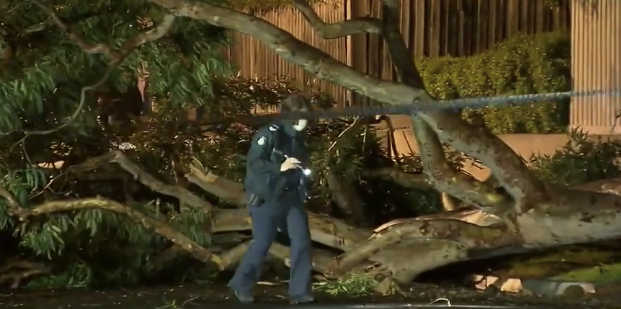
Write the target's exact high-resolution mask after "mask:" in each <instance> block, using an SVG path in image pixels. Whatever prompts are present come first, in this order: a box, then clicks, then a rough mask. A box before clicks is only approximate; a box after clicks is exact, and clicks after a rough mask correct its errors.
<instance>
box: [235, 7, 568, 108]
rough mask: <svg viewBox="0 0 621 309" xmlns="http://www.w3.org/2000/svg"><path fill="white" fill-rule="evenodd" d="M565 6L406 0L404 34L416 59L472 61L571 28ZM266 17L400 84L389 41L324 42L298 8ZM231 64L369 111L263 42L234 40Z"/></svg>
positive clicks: (325, 10) (330, 17)
mask: <svg viewBox="0 0 621 309" xmlns="http://www.w3.org/2000/svg"><path fill="white" fill-rule="evenodd" d="M571 1H572V0H559V1H558V4H557V5H556V6H555V7H550V6H549V5H547V4H546V3H549V1H544V0H402V14H401V21H400V22H401V33H402V34H403V36H404V39H405V40H406V43H407V44H408V46H409V48H410V50H411V52H412V56H413V57H422V56H447V55H450V56H469V55H473V54H476V53H479V52H482V51H484V50H486V49H489V48H490V47H492V46H494V45H495V44H496V43H498V42H500V41H503V40H505V39H507V38H509V37H511V36H512V35H514V34H517V33H538V32H547V31H553V30H561V29H569V27H570V20H571V18H570V2H571ZM315 10H316V11H317V13H318V14H319V16H320V17H322V18H323V19H324V21H326V22H337V21H341V20H344V19H350V18H355V17H360V16H379V11H380V8H379V1H377V0H343V1H342V3H341V4H340V6H338V7H335V6H334V5H327V4H321V5H316V6H315ZM259 17H261V18H263V19H265V20H267V21H269V22H271V23H273V24H275V25H276V26H279V27H281V28H283V29H285V30H287V31H289V32H291V33H292V34H293V35H294V36H296V37H297V38H298V39H300V40H302V41H304V42H306V43H308V44H311V45H313V46H315V47H317V48H319V49H321V50H323V51H325V52H326V53H328V54H330V55H332V57H334V58H335V59H337V60H339V61H341V62H343V63H346V64H348V65H351V66H353V67H354V68H355V69H357V70H360V71H361V72H364V73H366V74H369V75H372V76H376V77H381V78H384V79H395V78H396V73H395V72H394V70H393V68H392V66H391V62H390V59H389V56H388V54H387V51H386V49H385V47H384V46H383V42H382V41H381V38H379V37H378V36H375V35H364V34H360V35H354V36H352V37H349V38H341V39H335V40H323V39H321V38H319V37H318V36H317V35H316V34H315V32H314V31H313V29H312V28H311V27H310V26H309V25H308V23H307V22H306V21H305V20H304V18H302V16H301V15H300V14H299V13H298V12H297V11H295V10H294V9H282V10H279V11H277V12H270V13H266V14H263V15H260V16H259ZM227 54H228V57H229V59H230V60H231V61H232V62H233V63H234V64H235V65H236V66H237V68H238V69H239V70H240V73H241V74H242V76H245V77H268V78H273V77H284V76H287V77H290V78H293V79H294V80H295V81H296V83H297V86H298V87H300V89H303V90H304V91H307V92H311V91H317V90H319V89H321V90H323V91H327V92H328V93H330V94H332V95H333V96H334V97H335V99H336V101H337V102H338V103H339V105H341V106H345V105H366V104H368V102H367V101H366V99H365V98H361V97H358V96H356V95H354V96H352V94H351V93H350V92H349V91H347V90H345V89H343V88H342V87H340V86H337V85H334V84H331V83H328V82H324V81H315V82H313V79H314V77H313V76H312V75H311V74H308V73H306V72H304V71H303V70H301V69H300V68H298V67H297V66H295V65H293V64H290V63H288V62H287V61H285V60H283V59H281V58H280V57H278V56H277V55H275V54H274V53H273V52H272V51H270V50H268V49H267V48H266V47H265V46H264V45H263V44H261V43H260V42H258V41H257V40H255V39H253V38H250V37H248V36H246V35H243V34H240V33H234V34H233V44H232V45H231V46H230V47H229V48H228V50H227Z"/></svg>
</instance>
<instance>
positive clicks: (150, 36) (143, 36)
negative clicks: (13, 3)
mask: <svg viewBox="0 0 621 309" xmlns="http://www.w3.org/2000/svg"><path fill="white" fill-rule="evenodd" d="M32 2H33V3H34V4H35V5H36V6H38V7H39V8H40V9H41V10H42V11H44V12H45V13H46V14H48V15H49V17H50V19H51V21H52V22H53V23H54V24H55V25H56V26H57V27H58V28H60V30H61V31H62V32H64V33H65V34H67V36H68V37H69V39H71V41H73V42H74V43H75V44H76V45H78V46H79V47H80V48H81V49H82V50H83V51H84V52H86V53H90V54H101V55H104V56H106V57H107V58H108V59H109V61H108V65H107V68H106V71H105V73H104V74H103V75H102V77H101V78H100V79H99V80H98V81H97V82H95V83H93V84H91V85H88V86H85V87H82V89H81V90H80V100H79V103H78V107H77V108H76V110H75V111H74V112H73V114H72V115H71V116H70V117H69V119H67V120H66V121H65V122H63V123H62V124H61V125H60V126H58V127H56V128H54V129H49V130H43V131H25V132H22V133H24V134H25V136H24V138H23V139H25V138H27V137H28V136H32V135H47V134H52V133H54V132H58V131H59V130H61V129H64V128H66V127H67V126H69V125H71V124H72V123H73V122H74V121H75V120H76V119H77V118H78V116H79V115H80V113H81V112H82V110H83V109H84V105H85V103H86V93H87V92H89V91H93V90H95V89H97V88H99V87H101V86H102V85H103V84H104V83H105V82H106V81H107V80H108V77H109V76H110V74H111V73H112V71H113V70H114V69H116V68H117V67H118V65H119V64H120V63H121V62H123V60H125V58H126V57H127V56H128V55H129V54H130V53H131V52H132V51H133V50H134V49H136V48H137V47H139V46H140V45H142V44H144V43H147V42H151V41H155V40H158V39H160V38H162V37H163V36H164V35H166V33H168V31H169V30H170V29H171V28H172V25H173V23H174V21H175V16H174V15H170V14H167V15H165V16H164V17H163V19H162V22H161V23H160V24H159V25H157V26H156V27H153V28H152V29H150V30H148V31H145V32H142V33H140V34H138V35H136V36H134V37H132V38H129V39H128V40H126V41H125V42H124V43H123V45H121V47H120V48H119V49H113V48H111V47H110V46H107V45H105V44H101V43H99V44H91V43H88V42H86V41H85V40H84V39H83V38H81V37H80V36H79V35H77V34H76V33H74V32H73V31H71V29H70V28H69V26H67V25H66V24H65V23H64V22H63V21H62V20H61V19H60V18H59V17H58V15H56V13H55V12H54V10H52V9H50V8H49V7H47V6H45V5H44V4H42V3H41V2H39V1H36V0H35V1H32ZM11 133H12V132H11ZM23 139H22V141H23Z"/></svg>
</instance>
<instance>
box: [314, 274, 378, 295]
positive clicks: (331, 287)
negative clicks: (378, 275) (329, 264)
mask: <svg viewBox="0 0 621 309" xmlns="http://www.w3.org/2000/svg"><path fill="white" fill-rule="evenodd" d="M376 284H377V282H376V281H375V278H373V276H372V275H370V274H365V273H362V274H349V275H347V276H345V277H343V278H340V279H338V280H336V281H325V282H318V283H316V284H314V285H313V290H314V291H319V292H324V293H326V294H330V295H347V296H365V295H370V294H373V288H374V287H375V285H376Z"/></svg>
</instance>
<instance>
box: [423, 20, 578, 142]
mask: <svg viewBox="0 0 621 309" xmlns="http://www.w3.org/2000/svg"><path fill="white" fill-rule="evenodd" d="M569 43H570V40H569V35H568V34H567V33H565V32H554V33H544V34H537V35H530V36H527V35H519V36H516V37H513V38H511V39H509V40H507V41H505V42H503V43H501V44H499V45H498V46H496V48H494V49H492V50H490V51H488V52H485V53H483V54H479V55H476V56H472V57H460V58H452V57H441V58H423V59H421V60H420V61H419V62H418V67H419V69H420V70H421V74H422V76H423V79H424V81H425V84H426V86H427V88H428V89H429V91H430V92H431V94H433V95H434V96H436V97H437V98H440V99H456V98H469V97H484V96H498V95H519V94H533V93H548V92H557V91H567V90H568V89H569V88H570V85H571V77H570V45H569ZM568 104H569V103H568V102H561V103H536V104H520V105H518V106H510V107H502V108H481V109H477V110H465V111H463V117H464V118H465V119H466V120H468V121H469V122H471V123H482V124H485V125H486V126H487V127H488V128H489V129H491V130H492V131H493V132H494V133H496V134H506V133H558V132H564V130H565V128H566V126H567V123H568V118H569V115H568Z"/></svg>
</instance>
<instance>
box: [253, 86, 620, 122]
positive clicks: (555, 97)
mask: <svg viewBox="0 0 621 309" xmlns="http://www.w3.org/2000/svg"><path fill="white" fill-rule="evenodd" d="M597 96H610V97H621V89H620V90H590V91H565V92H551V93H542V94H526V95H507V96H496V97H482V98H467V99H454V100H437V101H432V100H430V101H419V102H415V103H406V104H403V105H392V106H382V107H359V106H350V107H345V108H332V109H323V110H311V111H308V112H286V113H268V114H260V115H254V116H253V118H255V119H256V118H258V119H257V120H270V121H273V120H295V119H301V118H303V119H309V120H317V119H334V118H342V117H348V116H359V117H367V116H377V115H411V114H414V113H417V112H421V111H426V112H427V111H428V112H434V111H442V110H448V111H454V112H459V111H461V110H463V109H466V108H468V109H477V108H501V107H512V106H518V105H526V104H533V103H552V102H560V101H562V100H566V99H569V98H572V97H574V98H575V97H579V98H593V97H597Z"/></svg>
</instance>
